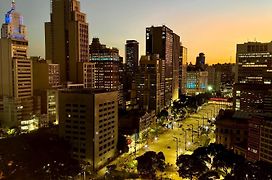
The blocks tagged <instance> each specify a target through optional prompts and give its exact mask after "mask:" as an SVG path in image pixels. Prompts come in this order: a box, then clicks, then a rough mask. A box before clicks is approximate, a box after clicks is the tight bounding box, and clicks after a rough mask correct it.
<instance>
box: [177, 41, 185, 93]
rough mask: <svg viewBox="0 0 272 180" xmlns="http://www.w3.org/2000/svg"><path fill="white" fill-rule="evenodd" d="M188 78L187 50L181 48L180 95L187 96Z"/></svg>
mask: <svg viewBox="0 0 272 180" xmlns="http://www.w3.org/2000/svg"><path fill="white" fill-rule="evenodd" d="M186 76H187V48H186V47H184V46H180V58H179V93H180V94H186V83H187V82H186Z"/></svg>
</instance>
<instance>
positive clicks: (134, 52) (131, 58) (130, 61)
mask: <svg viewBox="0 0 272 180" xmlns="http://www.w3.org/2000/svg"><path fill="white" fill-rule="evenodd" d="M138 61H139V43H138V42H137V41H136V40H127V41H126V62H125V64H126V71H127V72H130V73H131V74H132V76H134V75H135V73H136V71H137V69H138Z"/></svg>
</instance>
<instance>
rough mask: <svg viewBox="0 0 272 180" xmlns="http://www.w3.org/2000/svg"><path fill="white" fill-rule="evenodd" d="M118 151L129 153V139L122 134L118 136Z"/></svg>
mask: <svg viewBox="0 0 272 180" xmlns="http://www.w3.org/2000/svg"><path fill="white" fill-rule="evenodd" d="M117 150H118V152H121V153H127V152H128V151H129V147H128V142H127V138H126V137H125V136H124V135H122V134H119V135H118V142H117Z"/></svg>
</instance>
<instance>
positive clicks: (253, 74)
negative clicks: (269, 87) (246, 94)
mask: <svg viewBox="0 0 272 180" xmlns="http://www.w3.org/2000/svg"><path fill="white" fill-rule="evenodd" d="M236 51H237V52H236V66H237V67H236V77H235V81H236V83H254V84H271V80H272V79H271V77H272V42H269V43H260V42H248V43H244V44H237V50H236Z"/></svg>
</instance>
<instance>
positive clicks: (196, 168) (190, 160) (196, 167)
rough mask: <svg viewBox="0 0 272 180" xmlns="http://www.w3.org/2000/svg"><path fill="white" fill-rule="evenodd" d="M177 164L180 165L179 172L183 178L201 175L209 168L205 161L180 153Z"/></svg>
mask: <svg viewBox="0 0 272 180" xmlns="http://www.w3.org/2000/svg"><path fill="white" fill-rule="evenodd" d="M176 165H177V166H178V167H179V169H178V173H179V176H180V177H182V178H190V179H192V178H193V177H197V178H198V177H199V176H200V175H202V174H203V173H205V172H206V171H207V170H208V167H207V166H206V165H205V163H204V161H202V160H200V159H198V158H196V157H195V156H191V155H180V156H179V157H178V159H177V162H176Z"/></svg>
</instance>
